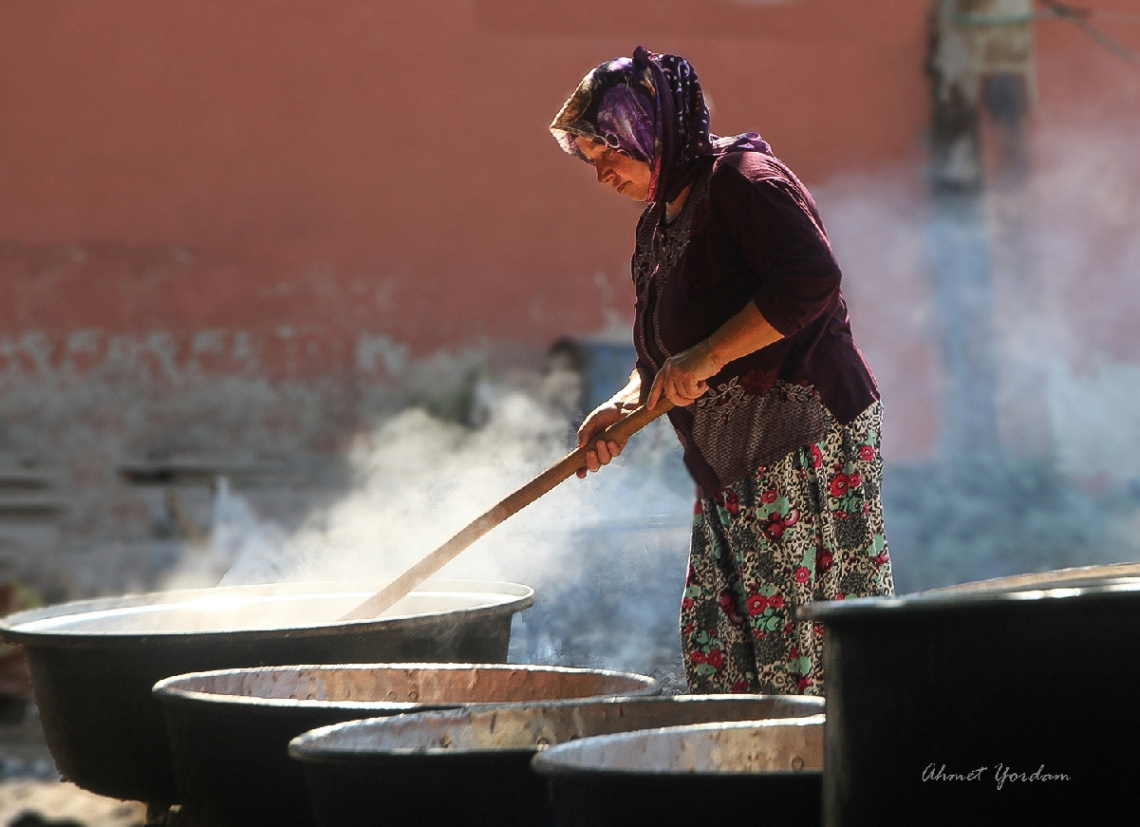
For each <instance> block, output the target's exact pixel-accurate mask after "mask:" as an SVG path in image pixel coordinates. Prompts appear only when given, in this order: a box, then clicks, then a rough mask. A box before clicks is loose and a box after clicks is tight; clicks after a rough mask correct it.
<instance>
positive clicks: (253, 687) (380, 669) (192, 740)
mask: <svg viewBox="0 0 1140 827" xmlns="http://www.w3.org/2000/svg"><path fill="white" fill-rule="evenodd" d="M657 691H658V689H657V685H656V682H655V681H654V680H653V679H652V678H648V677H645V676H644V675H634V674H630V673H625V672H610V671H607V670H600V669H573V668H568V667H557V666H515V665H502V664H499V665H489V664H479V665H472V664H462V665H461V664H451V665H422V664H398V665H396V664H387V665H385V664H378V665H372V666H368V665H356V666H349V665H340V666H283V667H273V668H265V669H234V670H226V671H215V672H205V673H200V674H194V675H182V676H179V677H175V678H168V679H166V680H164V681H161V682H160V683H158V684H157V685H156V686H155V688H154V692H155V695H156V696H157V697H158V699H159V700H160V701H161V703H162V705H163V710H164V712H165V713H166V720H167V725H168V729H169V732H170V748H171V753H172V755H173V758H174V768H175V777H176V780H177V786H178V793H179V795H178V802H179V804H180V805H181V812H182V814H183V816H184V818H186V819H188V820H189V821H190V823H191V824H193V825H195V827H238V826H239V825H240V826H241V827H251V826H252V825H265V827H287V825H296V827H309V825H312V824H313V817H312V811H311V808H310V806H309V800H308V796H307V795H306V792H305V774H304V770H303V769H302V767H301V766H300V765H299V764H297V763H295V762H293V761H290V760H289V742H290V740H292V739H293V738H295V737H297V736H298V735H301V734H303V733H304V732H306V731H307V730H310V729H315V728H317V727H321V726H326V725H328V724H333V723H338V722H341V721H348V720H353V719H356V718H372V717H375V716H381V715H395V714H398V713H401V712H409V711H415V710H422V709H440V708H443V707H457V706H462V705H464V704H469V703H495V702H498V703H511V702H516V703H517V702H535V701H549V700H555V699H559V698H590V697H606V696H615V695H638V694H649V693H655V692H657ZM450 794H451V793H450V791H446V790H439V789H437V790H435V791H434V792H432V793H431V795H432V796H433V797H440V796H441V795H450Z"/></svg>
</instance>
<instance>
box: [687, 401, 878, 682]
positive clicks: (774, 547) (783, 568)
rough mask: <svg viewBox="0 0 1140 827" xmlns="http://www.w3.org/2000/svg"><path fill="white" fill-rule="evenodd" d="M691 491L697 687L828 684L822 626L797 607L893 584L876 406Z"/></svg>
mask: <svg viewBox="0 0 1140 827" xmlns="http://www.w3.org/2000/svg"><path fill="white" fill-rule="evenodd" d="M825 420H826V424H827V431H826V436H825V437H824V439H823V440H821V441H820V442H816V443H813V444H810V445H807V446H805V447H803V448H800V449H798V450H796V451H793V452H792V453H790V454H788V455H787V456H785V457H784V458H783V459H781V460H779V461H778V462H776V463H774V464H771V465H768V466H764V467H761V468H759V469H757V470H756V471H755V472H754V473H753V474H752V475H750V476H749V477H747V478H745V479H743V480H741V481H740V482H737V483H735V484H733V485H730V486H729V487H727V488H725V489H724V490H723V491H721V492H720V493H719V494H717V495H716V496H714V497H705V498H701V499H698V500H697V503H696V506H695V509H694V511H695V513H694V520H693V539H692V546H691V549H690V554H689V572H688V577H687V579H686V584H685V592H684V596H683V598H682V602H681V647H682V651H683V654H684V660H685V671H686V675H687V677H688V682H689V690H690V691H691V692H694V693H727V692H749V693H762V694H784V695H788V694H809V695H822V694H823V693H824V668H823V628H822V626H820V625H819V624H817V623H813V622H811V621H797V620H796V619H795V609H796V607H797V606H800V605H803V604H805V603H809V602H813V601H818V600H842V599H844V598H847V597H863V596H871V595H889V594H892V593H893V591H894V584H893V581H892V577H891V563H890V556H889V553H888V550H887V540H886V534H885V532H884V529H883V511H882V499H881V496H880V484H881V480H882V460H881V458H880V455H879V445H880V435H881V433H882V403H881V402H875V403H874V404H873V405H871V406H870V407H869V408H867V410H865V411H864V412H863V413H862V414H860V415H859V416H858V417H857V418H856V419H855V420H854V421H853V422H851V423H850V424H849V425H840V424H839V423H838V422H836V420H835V419H834V418H833V417H831V415H830V414H829V413H827V412H826V410H825Z"/></svg>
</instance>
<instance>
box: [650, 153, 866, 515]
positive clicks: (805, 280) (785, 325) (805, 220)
mask: <svg viewBox="0 0 1140 827" xmlns="http://www.w3.org/2000/svg"><path fill="white" fill-rule="evenodd" d="M663 209H664V208H663V206H651V207H649V208H647V209H646V211H645V212H644V213H643V214H642V217H641V220H640V221H639V222H638V227H637V246H636V250H635V252H634V257H633V278H634V284H635V286H636V288H637V303H636V306H635V322H634V344H635V346H636V348H637V356H638V359H637V368H638V371H639V372H640V373H641V376H642V393H643V397H644V395H646V394H648V391H649V388H650V386H651V384H652V377H653V376H654V375H655V374H656V372H657V371H658V370H659V369H660V367H661V365H662V364H663V363H664V361H665V359H667V358H668V357H669V356H670V355H672V354H675V353H679V352H680V351H682V350H686V349H687V348H690V347H692V346H693V345H695V344H697V343H698V342H700V341H701V340H703V339H705V338H707V337H708V336H709V335H711V334H712V333H713V331H715V330H716V329H717V328H719V327H720V326H721V325H722V324H724V323H725V322H726V321H727V320H728V319H729V318H731V317H732V316H733V315H735V314H736V313H737V312H739V311H740V310H741V309H742V308H743V307H744V305H745V304H746V303H747V302H749V301H752V302H754V303H755V304H756V307H757V308H758V309H759V310H760V313H761V314H762V315H763V316H764V318H765V319H767V320H768V322H769V323H770V324H771V325H772V326H773V327H775V328H776V330H778V331H779V332H780V333H782V334H783V335H784V337H785V338H783V339H781V340H780V341H778V342H775V343H773V344H771V345H769V346H768V347H765V348H763V349H761V350H758V351H756V352H755V353H752V354H749V355H748V356H745V357H743V358H741V359H737V360H736V361H734V362H730V363H729V364H728V365H726V366H725V368H724V370H722V371H721V372H720V373H719V374H717V375H716V376H714V377H712V378H710V379H709V386H710V390H709V392H708V393H706V394H705V396H703V397H702V398H701V399H699V400H697V402H696V403H694V404H693V405H690V406H688V407H685V408H677V409H674V410H673V411H671V412H670V414H669V418H670V420H671V421H672V423H673V426H674V428H675V429H676V431H677V434H678V436H679V437H680V439H681V444H682V446H683V447H684V453H685V464H686V466H687V467H688V469H689V471H690V473H691V474H692V475H693V478H694V479H695V480H696V481H697V483H698V484H699V485H700V487H701V489H702V493H703V494H704V495H706V496H711V495H712V494H715V493H716V492H718V491H720V490H722V489H723V488H725V487H726V486H728V485H731V484H732V483H734V482H737V481H738V480H740V479H742V478H744V477H745V476H747V475H748V474H750V473H752V472H753V471H755V470H756V469H757V468H758V467H760V466H763V465H768V464H771V463H773V462H775V461H776V460H778V459H780V458H782V457H784V456H786V455H787V454H788V453H790V452H791V451H793V450H796V449H797V448H801V447H805V446H807V445H809V444H810V443H813V442H817V441H819V440H821V439H823V437H824V435H825V432H826V427H825V425H824V416H823V410H822V409H823V408H824V407H826V409H827V411H828V412H829V413H830V414H831V415H832V417H834V419H835V420H837V421H838V422H839V423H840V424H846V423H848V422H850V421H851V420H853V419H854V418H855V417H856V416H857V415H858V414H859V413H861V412H862V411H863V410H864V409H866V408H867V407H868V406H869V405H870V404H871V403H872V402H874V401H875V400H876V399H878V395H879V394H878V388H877V387H876V384H875V378H874V376H873V375H872V373H871V370H870V368H869V367H868V365H867V363H866V360H865V359H864V358H863V355H862V353H861V352H860V351H859V348H858V347H857V346H856V344H855V340H854V339H853V338H852V335H851V325H850V323H849V320H848V315H847V305H846V303H845V302H844V301H843V295H842V293H841V292H840V289H839V282H840V277H841V276H840V270H839V265H838V264H837V263H836V261H835V257H834V255H833V254H832V251H831V245H830V244H829V243H828V241H827V235H826V233H825V231H824V227H823V222H822V221H821V220H820V218H819V214H818V212H817V211H816V207H815V202H814V201H813V199H812V197H811V195H810V194H809V193H808V191H807V189H806V188H805V187H804V186H803V184H801V183H800V182H799V180H798V179H797V178H796V177H795V175H793V174H792V172H791V171H790V170H789V169H788V168H787V167H785V166H784V165H783V164H782V163H780V162H779V161H778V160H777V159H775V158H773V157H772V156H771V155H767V154H765V153H762V152H738V153H731V154H729V155H725V156H722V157H720V158H717V159H715V160H712V159H710V161H709V162H708V163H707V166H706V168H705V169H704V170H703V171H702V173H701V174H700V175H699V176H698V178H697V180H696V182H695V183H694V185H693V189H692V191H691V192H690V193H689V197H688V199H687V200H686V202H685V205H684V207H683V208H682V210H681V213H680V215H678V216H677V217H676V218H675V219H674V220H673V221H671V222H669V223H664V222H663V221H662V211H663Z"/></svg>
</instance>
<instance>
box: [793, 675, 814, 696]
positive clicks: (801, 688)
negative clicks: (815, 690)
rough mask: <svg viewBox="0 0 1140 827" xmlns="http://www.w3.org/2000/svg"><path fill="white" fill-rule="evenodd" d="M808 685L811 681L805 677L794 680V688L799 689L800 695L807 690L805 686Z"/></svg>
mask: <svg viewBox="0 0 1140 827" xmlns="http://www.w3.org/2000/svg"><path fill="white" fill-rule="evenodd" d="M809 686H811V681H810V680H808V679H807V678H800V679H799V680H797V681H796V688H797V689H799V691H800V694H801V695H802V694H804V692H805V691H807V688H808V687H809Z"/></svg>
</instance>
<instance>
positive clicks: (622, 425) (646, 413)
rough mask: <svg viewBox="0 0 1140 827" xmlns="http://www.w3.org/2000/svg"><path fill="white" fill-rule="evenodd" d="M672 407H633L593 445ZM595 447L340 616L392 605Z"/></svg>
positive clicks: (364, 615)
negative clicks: (651, 408) (650, 408)
mask: <svg viewBox="0 0 1140 827" xmlns="http://www.w3.org/2000/svg"><path fill="white" fill-rule="evenodd" d="M672 407H673V403H672V402H670V401H669V400H667V399H664V398H663V399H661V400H659V401H658V402H657V405H656V406H655V407H654V408H653V410H649V409H648V408H646V407H645V406H644V405H642V406H639V407H637V408H634V410H633V411H631V412H630V413H629V415H628V416H626V417H624V418H623V419H620V420H618V421H617V422H615V423H614V424H613V425H610V427H608V428H606V429H605V430H604V431H602V433H601V434H599V435H598V438H597V439H596V440H594V443H593V444H594V445H597V443H598V440H606V441H611V440H612V441H615V442H619V443H620V442H625V441H626V440H627V439H629V438H630V437H631V436H633V435H634V434H635V433H637V432H638V431H640V430H641V429H642V428H644V427H645V426H646V425H648V424H649V423H650V422H652V421H653V420H655V419H657V418H658V417H659V416H661V415H662V414H664V413H665V412H667V411H668V410H669V409H671V408H672ZM592 447H593V446H588V447H586V448H579V449H577V450H576V451H572V452H570V453H569V454H567V455H566V456H565V457H563V458H562V459H561V460H559V461H558V462H556V463H555V464H554V465H552V466H550V467H549V468H547V469H546V470H545V471H543V472H542V473H541V474H539V475H538V476H537V477H535V478H534V479H533V480H531V481H530V482H528V483H527V484H526V485H524V486H523V487H522V488H520V489H518V490H517V491H515V492H514V493H513V494H511V495H509V496H507V497H506V498H505V499H503V500H502V501H501V502H500V503H499V504H498V505H496V506H495V507H494V508H492V509H491V510H490V511H488V512H486V513H485V514H483V515H482V516H480V517H477V518H476V519H475V520H474V521H473V522H472V523H471V524H470V525H468V526H467V527H466V528H464V529H463V530H461V531H460V532H459V533H458V534H456V535H455V536H454V537H452V538H451V539H450V540H448V541H447V542H446V543H444V544H443V545H442V546H440V547H439V548H437V549H436V550H435V551H433V552H431V553H430V554H427V555H426V556H424V557H422V558H420V560H419V561H417V562H416V563H415V564H414V565H412V566H411V567H410V568H409V569H407V570H406V571H405V572H404V573H403V574H401V575H400V576H399V577H397V578H396V579H395V580H393V581H392V582H391V583H389V584H388V585H387V586H385V587H384V588H383V589H381V590H380V591H378V592H376V594H374V595H372V596H371V597H370V598H368V599H367V600H365V601H364V602H363V603H361V604H360V605H359V606H357V607H356V608H354V609H353V610H352V611H350V612H348V613H347V614H346V615H344V616H343V617H341V618H340V619H341V620H366V619H368V618H372V617H376V616H377V615H379V614H380V613H381V612H384V611H386V610H387V609H389V608H391V607H392V605H393V604H395V603H396V601H398V600H399V599H400V598H402V597H403V596H404V595H406V594H407V593H408V592H410V591H411V590H412V589H414V588H415V587H416V586H418V585H420V584H421V583H423V582H424V581H425V580H427V579H428V578H429V577H431V576H432V575H433V574H435V573H436V572H437V571H439V570H440V569H441V568H443V566H444V565H445V564H447V563H448V562H450V561H451V560H452V559H454V558H455V557H456V556H457V555H458V554H459V553H460V552H461V551H463V550H464V549H466V548H467V547H468V546H470V545H471V544H472V543H474V542H475V541H476V540H478V539H479V538H480V537H482V536H483V535H484V534H486V533H487V532H488V531H490V530H491V529H492V528H494V527H495V526H497V525H498V524H499V523H501V522H502V521H503V520H505V519H507V518H508V517H510V516H511V515H512V514H515V513H516V512H518V511H520V510H521V509H522V508H524V507H525V506H527V505H530V504H531V503H532V502H534V501H535V500H537V499H538V498H539V497H541V496H542V495H543V494H545V493H547V492H548V491H550V490H551V489H552V488H554V487H555V486H556V485H558V484H559V483H560V482H562V481H563V480H565V479H568V478H569V477H570V476H571V475H573V474H575V473H577V472H578V471H579V470H580V469H582V468H585V467H586V452H587V451H588V450H590V449H591V448H592Z"/></svg>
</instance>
